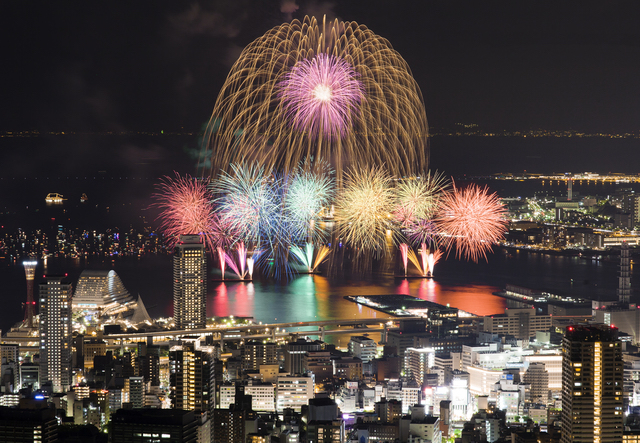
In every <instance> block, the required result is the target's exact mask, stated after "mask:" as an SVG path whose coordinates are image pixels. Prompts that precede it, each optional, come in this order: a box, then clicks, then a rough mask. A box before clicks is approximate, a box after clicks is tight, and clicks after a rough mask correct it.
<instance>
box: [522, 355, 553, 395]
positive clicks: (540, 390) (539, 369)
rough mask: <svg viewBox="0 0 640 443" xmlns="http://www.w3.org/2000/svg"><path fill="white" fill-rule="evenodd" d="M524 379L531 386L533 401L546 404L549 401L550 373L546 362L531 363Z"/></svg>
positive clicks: (530, 393) (530, 392)
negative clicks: (545, 364)
mask: <svg viewBox="0 0 640 443" xmlns="http://www.w3.org/2000/svg"><path fill="white" fill-rule="evenodd" d="M522 381H523V382H524V383H526V384H528V385H530V386H531V388H530V390H529V398H530V399H531V403H542V404H545V405H546V404H547V403H548V402H549V373H548V372H547V370H546V368H545V366H544V363H529V367H528V368H527V370H526V372H525V373H524V377H523V380H522Z"/></svg>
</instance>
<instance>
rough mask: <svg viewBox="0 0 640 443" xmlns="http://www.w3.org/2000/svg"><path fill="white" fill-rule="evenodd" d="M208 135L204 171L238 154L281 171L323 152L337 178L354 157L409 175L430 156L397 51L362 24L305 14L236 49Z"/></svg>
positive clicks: (414, 88) (224, 165)
mask: <svg viewBox="0 0 640 443" xmlns="http://www.w3.org/2000/svg"><path fill="white" fill-rule="evenodd" d="M304 74H309V79H304V78H303V77H304ZM205 140H206V142H207V148H206V149H205V151H203V156H202V158H201V165H203V166H202V168H203V173H207V174H211V175H217V174H218V173H219V172H220V170H224V171H229V170H230V165H231V164H234V163H236V164H237V163H244V162H248V163H254V162H255V163H257V164H259V165H261V166H264V167H265V169H266V170H273V169H275V170H277V171H279V172H281V173H285V174H286V173H290V172H291V171H293V170H295V169H296V168H297V167H298V165H299V164H302V165H303V168H304V169H305V170H311V169H313V165H314V159H322V160H325V161H328V162H330V164H331V165H332V167H333V168H334V169H335V171H336V177H337V181H338V185H339V186H341V176H342V173H343V171H345V170H347V168H348V167H350V166H354V165H356V164H357V165H358V167H374V166H379V165H382V164H385V165H386V167H387V169H388V170H389V172H390V173H391V174H392V175H394V176H403V175H406V176H408V175H419V174H422V173H423V172H424V171H426V169H427V167H428V160H429V148H428V126H427V117H426V113H425V108H424V102H423V99H422V94H421V92H420V89H419V87H418V85H417V83H416V82H415V80H414V79H413V76H412V74H411V71H410V69H409V67H408V65H407V63H406V62H405V61H404V59H403V58H402V57H401V56H400V54H398V52H396V51H395V50H394V49H393V48H392V47H391V45H390V44H389V42H388V41H387V40H385V39H383V38H381V37H379V36H377V35H376V34H374V33H373V32H372V31H371V30H369V29H367V28H366V27H365V26H363V25H358V24H357V23H354V22H340V21H337V20H336V21H333V22H329V23H325V22H322V23H318V22H317V21H316V19H315V18H309V17H305V18H304V20H303V21H302V22H300V21H298V20H294V21H292V22H291V23H285V24H283V25H281V26H278V27H275V28H273V29H271V30H270V31H268V32H267V33H265V34H264V35H263V36H262V37H259V38H258V39H256V40H255V41H254V42H252V43H251V44H249V45H248V46H247V47H246V48H245V49H244V50H243V51H242V53H241V55H240V57H239V58H238V60H237V61H236V63H235V64H234V65H233V67H232V68H231V71H230V72H229V75H228V77H227V79H226V81H225V83H224V85H223V87H222V89H221V91H220V94H219V95H218V98H217V100H216V103H215V106H214V110H213V113H212V116H211V119H210V122H209V125H208V127H207V132H206V135H205ZM204 165H206V167H205V166H204ZM205 168H206V171H205Z"/></svg>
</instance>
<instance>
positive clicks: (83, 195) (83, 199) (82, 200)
mask: <svg viewBox="0 0 640 443" xmlns="http://www.w3.org/2000/svg"><path fill="white" fill-rule="evenodd" d="M87 200H89V197H87V194H85V193H84V192H83V193H82V195H81V196H80V203H84V202H86V201H87Z"/></svg>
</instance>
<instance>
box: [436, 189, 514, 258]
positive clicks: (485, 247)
mask: <svg viewBox="0 0 640 443" xmlns="http://www.w3.org/2000/svg"><path fill="white" fill-rule="evenodd" d="M438 213H439V215H438V217H437V218H436V224H437V226H438V231H439V233H440V235H441V236H442V238H443V239H444V242H445V245H446V247H447V251H450V250H451V248H452V247H453V246H454V245H455V247H456V257H464V258H466V259H467V260H473V261H474V262H477V261H478V259H479V258H480V257H484V259H485V260H486V259H487V251H489V250H490V249H491V246H492V245H493V244H494V243H495V242H497V241H498V240H500V239H501V238H503V235H504V230H505V226H506V224H507V221H506V220H505V219H504V214H505V209H504V206H503V205H502V204H501V203H500V200H499V199H498V196H497V194H495V193H493V194H489V190H488V188H487V187H484V188H481V187H480V186H477V185H470V186H468V187H466V188H464V189H458V188H456V186H455V183H454V185H453V190H452V191H451V192H447V193H445V194H444V195H443V196H442V200H441V201H440V207H439V211H438Z"/></svg>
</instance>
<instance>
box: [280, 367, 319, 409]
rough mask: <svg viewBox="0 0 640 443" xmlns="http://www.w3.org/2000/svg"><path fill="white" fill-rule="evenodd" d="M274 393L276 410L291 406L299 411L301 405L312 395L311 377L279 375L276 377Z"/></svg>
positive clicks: (307, 401) (306, 402)
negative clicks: (276, 382)
mask: <svg viewBox="0 0 640 443" xmlns="http://www.w3.org/2000/svg"><path fill="white" fill-rule="evenodd" d="M276 395H277V404H276V407H277V410H278V411H283V410H284V409H285V408H291V409H295V410H296V411H297V412H300V410H301V409H302V406H306V405H307V404H309V399H311V398H313V397H314V393H313V379H312V378H311V377H294V376H289V375H285V376H280V377H278V384H277V390H276Z"/></svg>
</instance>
